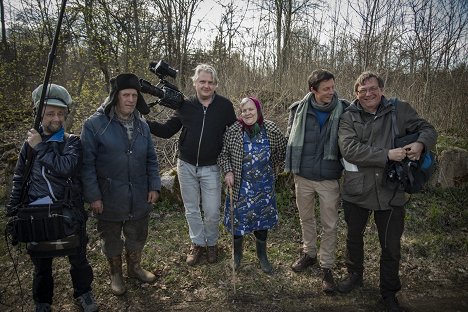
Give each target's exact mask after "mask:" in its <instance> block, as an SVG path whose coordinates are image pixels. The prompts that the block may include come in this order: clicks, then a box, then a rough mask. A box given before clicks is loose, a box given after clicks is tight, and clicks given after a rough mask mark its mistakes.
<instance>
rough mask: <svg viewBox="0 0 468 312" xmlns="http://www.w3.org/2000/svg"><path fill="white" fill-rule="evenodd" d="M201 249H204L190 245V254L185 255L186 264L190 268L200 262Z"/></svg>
mask: <svg viewBox="0 0 468 312" xmlns="http://www.w3.org/2000/svg"><path fill="white" fill-rule="evenodd" d="M203 249H205V248H204V247H202V246H198V245H195V244H192V246H191V247H190V252H189V254H188V255H187V260H186V262H187V264H188V265H190V266H192V265H195V264H197V263H198V260H200V257H201V255H202V253H203Z"/></svg>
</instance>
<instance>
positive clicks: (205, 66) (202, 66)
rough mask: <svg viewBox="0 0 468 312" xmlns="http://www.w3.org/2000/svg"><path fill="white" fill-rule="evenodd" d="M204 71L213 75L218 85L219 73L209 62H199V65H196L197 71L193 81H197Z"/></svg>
mask: <svg viewBox="0 0 468 312" xmlns="http://www.w3.org/2000/svg"><path fill="white" fill-rule="evenodd" d="M202 71H204V72H207V73H210V74H211V76H212V77H213V81H214V83H215V85H218V74H217V73H216V69H214V67H213V66H211V65H208V64H199V65H198V66H197V67H195V73H194V75H193V76H192V81H193V82H195V81H197V79H198V76H199V75H200V72H202Z"/></svg>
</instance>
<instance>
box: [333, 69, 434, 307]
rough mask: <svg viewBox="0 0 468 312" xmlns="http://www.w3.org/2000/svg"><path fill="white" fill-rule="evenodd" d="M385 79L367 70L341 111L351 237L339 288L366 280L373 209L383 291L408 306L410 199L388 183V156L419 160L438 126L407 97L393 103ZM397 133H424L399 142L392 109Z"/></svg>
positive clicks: (388, 303) (388, 299)
mask: <svg viewBox="0 0 468 312" xmlns="http://www.w3.org/2000/svg"><path fill="white" fill-rule="evenodd" d="M383 88H384V82H383V79H382V78H381V77H379V76H378V75H376V74H375V73H372V72H364V73H362V74H361V75H360V76H359V77H358V79H357V80H356V83H355V85H354V91H355V94H356V100H354V101H353V103H351V105H350V106H349V107H348V109H347V110H346V112H345V113H344V114H343V115H342V117H341V120H340V126H339V130H338V144H339V147H340V150H341V154H342V156H343V158H344V161H343V162H344V166H345V173H344V183H343V192H342V198H343V209H344V213H345V221H346V223H347V226H348V234H347V239H346V247H347V259H346V266H347V269H348V276H347V277H346V278H345V279H344V280H343V281H342V282H340V283H339V284H338V290H339V291H340V292H342V293H348V292H350V291H351V290H352V289H354V288H356V287H358V286H362V282H363V271H364V266H363V262H364V248H363V246H364V243H363V236H364V230H365V228H366V224H367V220H368V219H369V216H370V215H371V213H372V212H373V213H374V220H375V224H376V226H377V231H378V234H379V240H380V246H381V256H380V293H381V295H382V298H383V303H384V304H385V307H386V309H387V311H404V309H403V308H402V307H401V306H400V305H399V303H398V300H397V299H396V296H395V295H396V293H397V292H398V291H399V290H400V288H401V283H400V278H399V274H398V271H399V265H400V257H401V256H400V239H401V235H402V234H403V228H404V217H405V209H404V205H405V202H406V199H405V194H404V191H403V190H402V189H398V190H397V191H396V193H394V187H392V186H390V185H386V183H385V181H386V175H385V167H386V165H387V163H388V162H389V161H401V160H403V159H404V158H405V157H408V158H409V159H410V160H418V159H419V158H420V157H421V154H422V152H423V151H424V150H429V149H431V148H432V147H433V146H434V145H435V143H436V140H437V133H436V131H435V129H434V127H433V126H432V125H431V124H429V123H428V122H427V121H426V120H424V119H422V118H421V117H419V115H418V113H417V112H416V111H415V110H414V109H413V108H412V107H411V106H410V105H409V104H408V103H406V102H401V101H396V103H391V102H390V101H388V100H387V99H386V98H385V97H384V96H383ZM394 111H395V114H396V115H395V117H396V125H397V128H398V133H400V134H401V135H407V134H410V133H416V132H417V133H419V137H418V139H417V141H416V142H413V143H410V144H408V145H406V146H403V147H401V148H394V147H393V146H394V144H393V141H394V135H393V133H394V130H395V129H392V126H393V121H392V118H393V112H394Z"/></svg>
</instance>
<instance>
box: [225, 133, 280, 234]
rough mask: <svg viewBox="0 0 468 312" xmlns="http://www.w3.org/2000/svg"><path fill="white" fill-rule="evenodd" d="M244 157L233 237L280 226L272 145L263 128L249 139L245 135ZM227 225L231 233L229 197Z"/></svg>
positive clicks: (227, 199)
mask: <svg viewBox="0 0 468 312" xmlns="http://www.w3.org/2000/svg"><path fill="white" fill-rule="evenodd" d="M243 149H244V158H243V160H242V178H241V185H240V190H239V196H238V200H237V202H236V203H234V235H239V236H240V235H245V234H248V233H252V232H253V231H258V230H267V229H270V228H272V227H273V226H275V225H276V224H277V223H278V209H277V207H276V193H275V185H274V182H275V180H274V172H273V168H272V167H271V161H270V156H271V151H270V142H269V141H268V137H267V134H266V132H265V129H264V128H263V129H262V130H261V131H260V132H259V133H258V134H257V135H256V136H254V137H253V138H250V137H249V136H248V134H247V133H246V132H244V133H243ZM225 207H226V208H225V210H224V225H225V226H226V227H227V229H228V230H229V232H231V216H230V208H231V207H230V198H229V194H228V195H227V196H226V205H225Z"/></svg>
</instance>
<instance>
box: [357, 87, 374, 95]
mask: <svg viewBox="0 0 468 312" xmlns="http://www.w3.org/2000/svg"><path fill="white" fill-rule="evenodd" d="M379 89H380V88H379V87H370V88H369V89H360V90H357V94H359V95H366V94H367V92H369V93H375V92H376V91H377V90H379Z"/></svg>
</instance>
